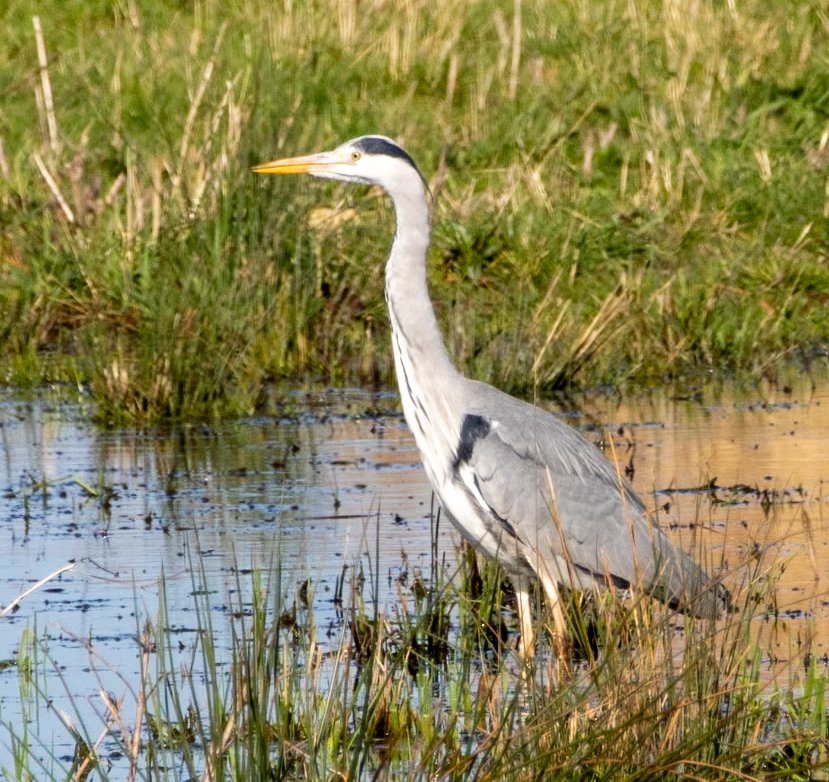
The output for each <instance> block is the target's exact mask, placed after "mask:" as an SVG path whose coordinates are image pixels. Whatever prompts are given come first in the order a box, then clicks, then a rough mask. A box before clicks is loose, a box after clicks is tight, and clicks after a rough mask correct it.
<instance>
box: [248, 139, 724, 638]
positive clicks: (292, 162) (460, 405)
mask: <svg viewBox="0 0 829 782" xmlns="http://www.w3.org/2000/svg"><path fill="white" fill-rule="evenodd" d="M255 170H257V171H260V172H262V173H300V172H307V173H310V174H313V175H316V176H322V177H329V178H334V179H342V180H346V181H357V182H362V183H368V184H375V185H379V186H380V187H382V188H383V189H384V190H385V191H386V192H387V193H388V195H389V196H390V197H391V199H392V201H393V203H394V207H395V212H396V217H397V230H396V233H395V237H394V242H393V244H392V249H391V253H390V255H389V258H388V262H387V264H386V302H387V304H388V309H389V317H390V320H391V327H392V348H393V351H394V361H395V369H396V373H397V380H398V384H399V386H400V395H401V399H402V402H403V411H404V414H405V416H406V421H407V423H408V424H409V427H410V428H411V430H412V433H413V434H414V438H415V441H416V442H417V446H418V449H419V451H420V455H421V458H422V460H423V465H424V468H425V470H426V474H427V476H428V478H429V481H430V483H431V484H432V487H433V488H434V490H435V493H436V494H437V496H438V498H439V500H440V502H441V505H442V506H443V508H444V510H445V511H446V513H447V514H448V515H449V517H450V518H451V520H452V521H453V523H454V524H455V526H456V527H457V528H458V529H459V530H460V531H461V533H462V534H463V535H464V537H465V538H466V539H467V540H468V541H470V542H471V543H472V544H473V545H474V546H476V547H477V548H478V549H479V550H480V551H482V552H483V553H484V554H486V555H488V556H490V557H492V558H494V559H496V560H497V561H499V562H500V563H501V565H502V566H503V567H504V569H505V570H506V571H507V573H508V574H509V575H510V577H511V578H512V580H513V583H514V585H515V588H516V593H517V596H518V607H519V618H520V622H521V631H522V643H523V644H524V646H525V648H526V646H527V645H528V644H531V642H532V641H531V639H532V624H531V621H530V611H529V597H528V590H529V584H530V581H531V579H532V578H533V577H538V578H539V579H540V580H541V583H542V586H543V588H544V591H545V594H546V596H547V601H548V604H549V605H550V608H551V610H552V611H553V616H554V620H555V624H556V625H557V629H558V631H559V632H560V633H563V632H564V630H565V628H564V619H563V615H562V613H561V608H560V605H559V600H558V586H559V585H562V584H563V585H566V586H569V587H573V588H575V589H587V588H595V587H601V586H608V585H616V586H636V587H640V586H641V587H642V588H643V589H644V590H646V591H648V592H650V593H652V594H654V595H655V596H656V597H658V598H660V599H662V600H664V601H665V602H667V603H669V604H670V605H672V606H674V607H676V608H678V609H681V610H684V611H686V612H688V613H693V614H695V615H698V616H710V617H714V616H717V615H718V613H719V612H720V611H721V609H722V608H723V607H724V606H725V605H726V604H727V601H728V595H727V593H726V592H725V590H724V589H722V587H720V586H719V585H716V584H712V583H711V582H710V580H709V578H708V576H707V575H706V574H705V573H704V572H703V571H702V570H701V569H700V568H699V567H698V566H697V565H696V563H695V562H694V561H693V560H692V559H691V558H690V557H689V556H688V555H687V554H685V553H684V552H682V551H680V550H678V549H677V548H675V547H674V545H673V544H672V543H671V541H670V540H669V539H668V538H667V537H666V536H665V535H664V534H663V533H662V532H661V530H660V529H659V528H658V527H657V526H656V525H655V524H653V523H652V522H651V521H650V519H649V518H648V516H647V515H646V513H645V508H644V505H643V504H642V502H641V500H640V499H639V498H638V497H637V495H636V494H635V493H634V491H633V490H632V488H631V487H630V486H629V485H628V484H627V482H626V481H624V479H623V478H622V477H621V476H620V475H619V474H618V471H617V470H616V468H615V467H614V466H613V465H612V464H611V463H610V462H609V461H608V460H607V459H605V457H604V456H603V455H602V454H601V453H600V452H599V451H598V449H597V448H596V447H595V446H593V445H592V444H591V443H589V442H588V441H587V440H585V439H584V438H583V437H582V436H581V435H580V434H579V433H578V432H577V431H576V430H575V429H573V428H572V427H570V426H567V425H566V424H564V423H563V422H562V421H560V420H559V419H558V418H556V417H555V416H553V415H552V414H550V413H548V412H546V411H544V410H541V409H540V408H538V407H535V406H533V405H530V404H527V403H526V402H522V401H520V400H518V399H515V398H514V397H511V396H509V395H507V394H504V393H503V392H501V391H498V390H497V389H495V388H493V387H492V386H489V385H486V384H485V383H480V382H477V381H474V380H470V379H468V378H465V377H464V376H463V375H462V374H460V372H458V371H457V369H456V368H455V367H454V365H453V363H452V362H451V360H450V358H449V356H448V354H447V352H446V348H445V346H444V343H443V338H442V335H441V332H440V329H439V327H438V323H437V319H436V318H435V313H434V309H433V308H432V303H431V300H430V298H429V292H428V288H427V283H426V256H427V251H428V247H429V213H428V207H427V199H426V186H425V183H424V181H423V178H422V176H421V174H420V172H419V171H418V170H417V167H416V166H415V164H414V162H413V161H412V160H411V158H410V157H409V156H408V154H407V153H406V152H405V151H403V150H402V149H401V148H400V147H399V146H397V145H396V144H395V143H394V142H392V141H391V140H389V139H386V138H383V137H379V136H364V137H361V138H359V139H354V140H353V141H350V142H347V143H346V144H343V145H342V146H341V147H338V148H337V149H335V150H333V151H332V152H326V153H321V154H318V155H309V156H306V157H303V158H291V159H287V160H282V161H275V162H273V163H268V164H265V165H262V166H258V167H257V168H256V169H255Z"/></svg>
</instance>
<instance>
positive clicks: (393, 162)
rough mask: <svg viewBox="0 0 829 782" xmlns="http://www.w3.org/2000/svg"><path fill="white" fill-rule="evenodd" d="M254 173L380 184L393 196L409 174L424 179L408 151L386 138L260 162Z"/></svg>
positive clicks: (366, 138)
mask: <svg viewBox="0 0 829 782" xmlns="http://www.w3.org/2000/svg"><path fill="white" fill-rule="evenodd" d="M253 170H254V171H255V172H256V173H257V174H311V175H312V176H317V177H323V178H325V179H339V180H342V181H343V182H359V183H361V184H365V185H379V186H380V187H382V188H384V189H385V190H387V191H389V192H391V193H394V192H396V191H398V190H399V189H400V187H401V186H405V184H406V183H407V182H411V177H412V173H414V174H416V175H417V178H418V179H419V180H420V181H421V182H423V176H422V174H421V173H420V171H419V170H418V168H417V166H416V165H415V162H414V161H413V160H412V159H411V157H409V154H408V152H406V150H405V149H403V148H402V147H401V146H399V145H398V144H397V143H395V142H394V141H392V140H391V139H389V138H386V137H385V136H360V137H359V138H355V139H352V140H351V141H346V142H345V144H341V145H340V146H339V147H337V148H336V149H332V150H331V151H330V152H318V153H316V154H313V155H302V156H300V157H290V158H283V159H282V160H274V161H272V162H271V163H262V164H261V165H258V166H255V167H254V169H253Z"/></svg>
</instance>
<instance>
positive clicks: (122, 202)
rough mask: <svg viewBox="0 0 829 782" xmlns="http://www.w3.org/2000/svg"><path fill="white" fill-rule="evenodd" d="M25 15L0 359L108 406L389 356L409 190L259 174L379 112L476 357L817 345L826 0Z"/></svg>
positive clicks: (8, 98) (209, 395) (16, 24)
mask: <svg viewBox="0 0 829 782" xmlns="http://www.w3.org/2000/svg"><path fill="white" fill-rule="evenodd" d="M35 17H37V18H36V19H35ZM0 23H2V26H3V31H4V32H3V35H4V43H5V45H4V46H3V47H2V49H0V96H2V114H0V142H2V147H0V226H2V233H1V234H0V356H2V362H1V363H0V367H2V376H0V380H2V381H3V382H6V383H10V384H16V385H27V384H28V385H38V384H43V383H55V384H66V387H67V388H68V389H70V392H71V393H75V391H74V389H76V388H80V389H82V390H83V392H84V393H86V392H90V393H91V394H92V396H93V397H94V399H95V401H96V403H97V404H98V405H99V410H100V414H101V416H102V418H103V419H104V420H118V419H121V418H138V419H142V418H158V417H165V416H175V417H193V416H211V415H218V414H227V413H237V412H248V411H251V410H253V409H255V408H256V407H257V406H258V405H261V404H263V402H264V393H263V392H264V390H265V389H266V388H267V385H268V383H269V382H270V381H272V380H274V379H282V378H286V377H287V378H291V379H292V380H296V379H297V378H302V377H309V376H310V377H315V378H322V379H325V380H326V381H333V382H360V383H365V382H369V383H370V382H389V381H390V379H391V362H390V358H389V351H388V347H387V339H386V337H387V325H386V319H385V313H384V310H383V296H382V262H383V260H384V258H385V253H386V250H387V247H388V244H389V242H390V238H391V232H392V225H391V215H390V213H389V209H388V207H387V205H386V204H385V202H384V200H383V199H381V198H378V197H376V194H374V193H369V192H360V191H359V190H358V191H349V192H346V191H343V190H342V189H339V188H337V187H336V186H333V185H330V184H324V183H313V184H307V183H302V182H299V181H288V182H281V181H280V182H273V181H267V182H265V181H261V180H260V179H259V178H256V177H254V176H252V175H251V174H250V172H249V168H250V166H251V165H252V164H254V163H256V162H260V161H262V160H265V159H270V158H272V157H276V156H278V155H280V154H291V153H297V152H307V151H315V150H317V149H322V148H327V147H330V146H333V145H334V144H336V143H337V142H339V141H342V140H344V139H345V138H348V137H350V136H353V135H358V134H361V133H365V132H382V133H385V134H388V135H392V136H394V137H396V138H398V139H399V140H401V141H403V142H404V143H405V144H406V146H407V147H408V149H409V150H410V151H411V152H412V154H413V155H414V157H415V158H416V159H417V160H418V161H419V163H420V165H421V167H422V169H423V171H424V173H425V174H426V176H427V178H428V179H429V180H430V182H431V184H432V187H433V190H434V192H435V195H436V197H437V206H436V215H435V221H434V229H435V246H434V249H433V257H432V284H433V293H434V295H435V298H436V299H437V301H438V309H439V314H440V317H441V319H442V321H443V323H444V325H445V333H446V336H447V340H448V342H449V343H450V348H451V351H452V352H453V354H454V355H455V356H456V357H457V359H458V361H459V363H460V364H461V365H462V366H464V367H465V368H466V369H467V370H468V371H469V372H470V373H472V374H474V375H476V376H477V377H480V378H484V379H488V380H492V381H494V382H497V383H498V384H500V385H502V386H504V387H507V388H511V389H513V390H522V391H525V392H529V391H530V390H532V389H533V388H540V389H544V388H549V387H551V386H556V385H561V384H565V383H575V384H593V383H597V382H605V381H608V380H610V381H616V382H618V381H621V380H633V381H636V382H650V381H654V380H663V379H665V378H666V377H668V378H670V377H676V376H681V375H686V374H689V373H695V372H699V371H703V370H715V371H723V370H726V371H731V372H735V373H742V374H746V375H748V374H751V373H774V372H775V371H776V369H777V368H778V367H779V366H780V365H781V363H782V362H785V361H788V360H791V359H797V360H800V361H803V362H805V363H806V364H807V365H808V363H809V362H810V361H812V360H813V359H814V358H815V357H816V356H822V355H823V353H824V348H825V344H826V342H827V339H828V338H829V318H827V317H826V315H825V302H826V298H827V294H829V266H827V263H826V254H827V243H828V240H827V218H828V217H829V197H828V196H827V187H829V185H828V184H827V183H828V182H829V179H827V165H829V118H828V117H827V114H829V88H828V87H829V58H827V55H826V51H827V50H828V49H829V40H827V39H829V19H827V16H826V9H825V7H824V5H823V4H822V3H820V2H817V1H816V0H814V1H813V2H801V3H795V4H793V3H788V2H785V3H784V2H778V3H775V4H772V6H771V7H770V6H769V3H767V2H761V1H760V0H751V1H749V2H744V3H736V4H734V3H714V2H698V3H684V4H672V3H657V2H612V1H611V0H607V1H606V2H600V3H581V2H575V0H566V2H561V3H555V4H550V3H545V2H541V1H540V0H523V2H515V3H514V4H513V5H512V6H511V7H509V8H507V7H505V6H504V4H502V3H497V2H493V1H492V0H477V1H472V0H467V1H466V2H460V0H451V1H450V2H449V3H442V4H440V5H436V4H434V3H427V2H424V0H410V2H408V3H406V4H405V5H403V6H401V7H399V8H397V7H395V10H394V12H392V11H391V10H390V7H389V6H387V5H386V4H383V3H351V2H347V1H346V0H339V2H337V0H329V1H327V2H323V1H321V2H309V3H290V2H285V3H272V2H263V1H262V0H247V1H246V2H243V3H239V4H234V5H233V6H232V7H228V6H227V4H223V3H219V2H217V1H216V0H204V2H200V3H196V4H192V5H190V4H185V5H180V4H170V3H164V2H161V0H154V1H153V2H147V3H141V4H139V3H134V2H132V0H126V2H122V3H116V4H110V3H104V2H95V3H89V2H79V1H78V0H73V1H71V2H67V3H62V4H59V5H54V6H50V7H43V5H42V4H39V3H34V2H28V1H27V0H21V2H16V3H13V4H9V5H8V6H7V7H5V10H3V11H0Z"/></svg>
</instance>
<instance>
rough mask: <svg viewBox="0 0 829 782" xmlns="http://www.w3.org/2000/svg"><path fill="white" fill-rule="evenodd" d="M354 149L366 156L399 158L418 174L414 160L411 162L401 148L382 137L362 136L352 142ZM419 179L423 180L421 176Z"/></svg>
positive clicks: (409, 157) (409, 156) (418, 170)
mask: <svg viewBox="0 0 829 782" xmlns="http://www.w3.org/2000/svg"><path fill="white" fill-rule="evenodd" d="M354 147H355V148H356V149H359V150H360V151H362V152H365V153H366V154H367V155H386V156H387V157H396V158H400V160H405V161H406V162H407V163H408V164H409V165H410V166H411V167H412V168H413V169H414V170H415V171H417V173H418V174H420V169H419V168H418V167H417V164H416V163H415V162H414V160H412V158H411V155H409V153H408V152H406V150H405V149H403V147H400V146H398V145H397V144H395V143H394V142H393V141H391V140H389V139H387V138H383V136H363V137H362V138H358V139H357V140H356V141H355V142H354ZM420 178H421V179H422V178H423V175H422V174H420Z"/></svg>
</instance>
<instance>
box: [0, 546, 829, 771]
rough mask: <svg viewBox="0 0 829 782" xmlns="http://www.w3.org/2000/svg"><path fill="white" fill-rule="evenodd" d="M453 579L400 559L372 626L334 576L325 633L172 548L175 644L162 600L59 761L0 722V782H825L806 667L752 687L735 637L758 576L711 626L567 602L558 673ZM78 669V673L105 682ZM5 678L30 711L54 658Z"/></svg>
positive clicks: (753, 656)
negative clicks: (179, 617)
mask: <svg viewBox="0 0 829 782" xmlns="http://www.w3.org/2000/svg"><path fill="white" fill-rule="evenodd" d="M369 561H370V559H369ZM457 561H458V562H459V563H460V566H459V571H458V572H457V573H456V572H454V568H453V569H451V570H450V569H449V568H447V567H446V566H445V564H441V560H437V559H435V560H433V561H432V563H431V565H430V568H429V570H428V572H422V571H421V570H419V569H417V568H412V567H411V566H410V564H409V563H408V562H406V561H405V560H404V561H403V562H401V565H400V568H399V570H398V574H397V586H398V594H399V603H398V604H397V606H396V607H395V608H394V610H393V611H391V612H388V613H385V614H384V613H382V612H378V610H377V605H376V603H374V602H373V600H372V594H376V591H375V590H376V587H377V583H376V582H377V579H378V578H379V577H380V574H379V573H378V572H377V571H376V570H371V569H370V568H369V569H368V570H361V569H360V568H359V567H355V568H353V569H352V570H351V571H350V572H351V573H352V575H351V576H350V577H348V578H347V579H345V581H344V590H343V596H342V597H343V599H342V603H341V610H340V612H339V614H338V616H339V620H338V621H337V622H336V624H335V625H334V626H331V627H329V628H328V629H327V630H326V629H325V628H323V627H321V626H318V625H317V624H316V622H315V616H314V611H313V608H312V606H313V604H314V600H313V589H314V587H313V583H311V584H310V585H309V584H308V582H305V583H303V584H302V585H300V586H299V587H298V588H297V589H296V591H287V590H286V589H285V587H284V584H283V578H282V573H281V570H280V567H279V564H278V561H277V562H274V563H273V566H272V567H267V568H264V569H253V570H250V569H240V568H237V571H236V572H237V581H236V585H235V588H233V589H232V590H231V591H230V593H229V594H224V595H221V594H220V595H217V594H216V593H215V591H212V590H211V589H209V587H208V584H207V582H206V581H205V574H204V570H203V567H202V566H201V565H200V559H199V557H198V555H196V554H195V553H194V552H191V558H190V567H191V573H192V578H193V589H192V601H193V605H194V608H195V617H196V625H195V627H194V628H193V632H191V633H188V637H187V640H186V641H184V640H182V637H181V635H180V634H179V632H177V631H176V629H175V628H172V627H171V626H170V623H169V621H168V619H167V616H166V606H165V588H164V584H163V583H162V585H161V589H160V592H159V606H158V611H157V614H156V615H155V616H153V617H149V616H145V617H143V618H142V617H140V616H139V618H138V619H137V622H138V626H137V627H136V635H135V649H136V655H137V656H138V659H139V661H140V672H141V673H140V681H128V680H125V679H122V680H121V685H120V691H118V692H112V691H111V690H106V689H103V688H101V689H100V690H99V698H100V702H101V709H100V712H99V713H100V715H101V724H100V725H91V724H89V723H87V724H85V725H81V724H77V725H76V724H75V723H74V721H73V719H72V716H71V715H65V716H64V717H63V720H64V724H65V726H66V730H67V731H68V732H69V733H70V734H71V735H72V736H73V737H74V738H73V741H74V743H75V746H76V752H75V756H74V757H73V758H56V757H51V758H49V757H48V747H43V746H40V745H39V744H38V741H37V737H36V735H35V734H34V733H33V732H32V731H31V730H30V729H29V728H28V727H27V724H28V723H27V722H26V721H25V720H24V721H23V723H22V724H20V725H12V724H9V723H4V722H2V720H1V719H0V746H4V747H6V748H7V749H8V750H9V753H8V756H9V757H11V758H12V759H13V763H14V768H13V769H12V767H10V766H9V767H4V768H0V771H2V772H3V773H4V774H7V775H12V776H11V778H14V779H21V780H25V779H38V780H47V779H72V780H81V779H87V778H88V779H103V780H106V779H130V780H132V779H157V780H165V779H182V778H189V779H202V780H219V779H223V780H230V779H234V780H249V779H286V780H290V779H297V780H299V779H305V780H330V779H334V778H349V779H374V780H385V779H389V780H391V779H401V778H405V779H423V780H426V779H444V778H454V779H470V780H472V779H474V780H495V779H501V780H506V781H509V780H525V779H550V778H555V779H573V780H576V779H579V780H583V779H596V780H598V779H602V780H605V779H625V780H629V779H654V778H666V777H677V778H685V777H692V778H694V779H711V780H724V779H729V780H730V779H747V780H748V779H756V778H762V779H784V778H785V779H795V778H803V779H806V778H809V779H822V778H825V775H826V774H827V773H829V757H828V756H827V739H826V735H827V734H826V730H827V709H826V701H825V696H826V682H827V676H826V666H825V663H820V662H819V661H818V660H816V659H815V658H813V657H812V658H811V659H809V660H807V661H806V663H805V665H804V667H803V668H802V669H800V670H797V667H796V665H793V666H792V669H791V671H790V676H791V678H790V680H789V681H788V683H784V684H769V681H768V679H767V678H765V677H764V676H763V672H762V667H763V662H762V660H761V653H760V649H759V647H758V646H757V645H756V643H755V641H754V640H752V638H753V635H752V632H751V625H752V624H753V623H755V622H756V621H757V617H758V611H761V610H762V606H763V605H764V604H765V602H766V598H764V597H763V595H768V594H769V593H770V592H771V591H773V587H774V584H773V582H772V581H769V580H768V579H766V578H765V577H764V570H765V566H764V565H762V566H761V565H760V564H759V562H757V561H755V562H754V568H753V569H746V570H745V574H746V575H745V583H744V584H743V585H742V590H741V595H742V596H743V597H742V598H741V602H740V605H739V609H740V610H739V611H738V612H735V613H733V614H731V615H730V616H729V617H727V618H726V619H725V620H722V621H720V622H717V623H715V622H711V621H693V620H689V619H687V618H685V619H683V618H679V619H678V618H677V616H676V615H674V614H672V613H671V612H669V611H667V610H666V609H664V607H662V606H660V605H659V604H656V603H655V602H654V601H650V600H647V599H644V598H641V599H640V598H637V596H635V595H634V596H629V597H628V599H627V600H625V601H624V602H622V601H620V599H619V598H618V597H617V596H615V595H612V594H608V595H605V596H604V597H603V598H602V599H591V600H588V601H587V602H585V601H584V600H583V599H579V600H577V601H576V600H575V599H574V602H572V604H571V605H570V609H569V614H570V616H571V617H572V621H573V622H574V626H580V627H581V628H582V630H583V632H582V633H581V636H579V633H576V636H577V637H583V638H587V637H588V636H589V637H590V638H591V640H590V642H589V643H588V644H586V645H585V646H584V647H583V648H582V649H581V650H580V652H576V653H574V656H573V657H572V658H571V659H570V660H569V661H568V662H567V665H566V669H565V668H562V667H561V665H560V663H559V662H557V661H556V660H555V658H554V656H553V654H552V650H551V648H550V645H549V639H547V641H546V643H545V638H546V636H545V635H544V634H543V633H542V635H541V639H542V646H541V648H540V649H539V653H538V654H537V655H536V657H535V658H534V659H532V660H529V661H523V662H522V661H521V660H520V659H519V658H518V657H517V656H516V653H515V651H514V641H515V639H514V638H513V637H512V631H511V630H509V631H508V629H507V628H508V627H512V626H513V624H514V620H513V617H512V612H511V611H510V610H507V604H508V602H509V594H508V593H505V592H504V591H503V589H502V582H503V579H502V577H501V574H500V573H499V571H498V570H497V568H496V567H495V566H493V565H490V564H487V565H485V566H484V568H483V570H480V571H479V570H478V566H477V564H476V563H475V560H474V558H470V557H469V556H467V555H466V554H463V553H461V554H459V556H458V558H457ZM537 598H538V599H540V595H538V596H537ZM588 603H589V604H588ZM217 609H218V610H217ZM677 622H679V624H677ZM220 639H225V640H227V643H225V642H224V641H222V640H220ZM89 653H90V659H91V660H92V661H93V663H92V670H93V671H95V670H96V669H98V670H100V668H101V667H102V666H105V665H106V664H105V662H104V661H103V658H99V657H98V656H97V653H96V652H95V651H94V650H93V649H92V647H91V646H90V648H89ZM17 665H18V677H19V679H20V682H21V687H22V688H24V690H25V692H24V694H25V696H26V701H25V702H26V703H31V702H32V701H37V700H39V699H40V700H41V701H42V702H47V701H48V693H46V692H44V691H42V690H41V689H40V686H41V685H39V684H38V682H39V677H38V673H37V669H38V667H40V666H44V665H59V661H57V660H55V659H52V658H51V656H50V654H49V650H48V648H45V646H44V645H43V643H42V642H41V641H40V640H39V639H38V638H37V636H36V635H35V634H28V635H27V636H26V637H25V639H24V643H23V646H22V647H21V653H20V654H19V655H18V658H17ZM44 755H45V756H46V759H45V760H44ZM822 775H823V776H822Z"/></svg>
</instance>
